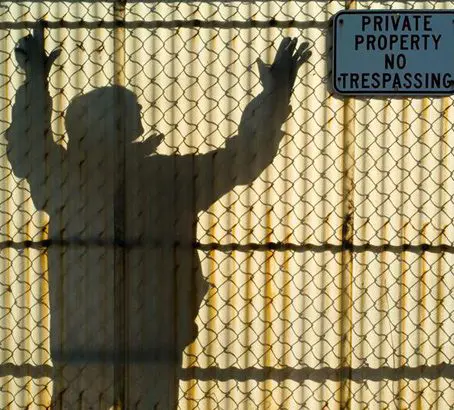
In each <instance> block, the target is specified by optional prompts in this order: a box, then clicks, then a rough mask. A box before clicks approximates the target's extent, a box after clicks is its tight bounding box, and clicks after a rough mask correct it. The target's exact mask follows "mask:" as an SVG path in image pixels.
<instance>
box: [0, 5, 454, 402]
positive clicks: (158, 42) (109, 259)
mask: <svg viewBox="0 0 454 410" xmlns="http://www.w3.org/2000/svg"><path fill="white" fill-rule="evenodd" d="M120 5H121V6H122V7H120V8H119V3H117V4H116V5H115V4H114V2H57V1H43V2H38V1H28V2H27V1H23V2H22V1H21V2H15V1H4V2H2V3H1V4H0V16H1V18H0V29H1V31H0V33H1V50H2V51H1V53H0V57H1V74H2V75H1V76H0V81H1V86H2V90H3V93H2V95H3V98H2V99H0V110H1V113H2V117H1V118H2V121H1V123H0V127H1V129H2V131H3V133H4V132H5V131H6V129H7V128H8V126H9V125H10V123H11V118H12V105H13V103H14V100H15V93H16V90H17V88H18V87H19V86H20V84H21V83H22V81H23V77H22V76H21V74H20V73H19V72H18V71H17V67H16V63H15V61H14V58H13V50H14V47H15V45H16V43H17V41H18V40H19V39H20V38H21V37H23V36H24V35H25V34H27V33H28V31H29V30H30V29H31V28H32V27H33V25H34V24H35V22H36V21H37V20H38V19H40V18H43V19H45V20H46V21H47V22H48V28H47V29H46V34H47V38H46V42H47V43H46V48H47V49H48V50H52V49H53V48H55V47H57V46H60V47H61V48H62V50H63V51H62V55H61V56H60V58H59V59H58V60H57V64H56V65H55V66H54V69H53V71H52V72H51V76H50V86H49V89H50V93H51V95H52V97H53V101H54V107H53V108H54V112H53V121H52V127H53V131H54V135H55V138H56V142H57V143H59V144H61V145H62V146H64V147H66V146H67V144H68V137H67V132H66V129H65V123H64V116H63V114H64V113H65V112H66V109H67V107H68V105H69V103H70V101H71V100H72V99H73V98H75V97H76V96H78V95H80V94H83V93H87V92H89V91H91V90H93V89H95V88H98V87H103V86H106V85H109V84H114V83H117V84H122V85H124V86H125V87H126V88H128V89H129V90H131V91H133V92H134V93H135V94H136V95H137V98H138V101H139V103H140V104H141V105H142V106H143V110H142V124H143V127H144V132H143V136H144V137H147V136H149V135H151V134H153V133H156V132H159V133H162V134H163V135H164V139H163V142H162V143H161V144H160V145H159V147H158V148H157V153H158V154H161V155H184V154H189V153H197V154H204V153H207V152H210V151H212V150H214V149H217V148H221V147H224V146H225V142H226V140H227V138H229V137H231V136H232V135H234V134H235V133H236V132H237V128H238V124H239V123H240V118H241V114H242V112H243V111H244V108H245V107H246V105H247V103H248V102H249V101H250V100H251V99H252V98H253V97H254V96H255V95H257V94H258V93H259V92H260V90H261V86H260V83H259V77H258V69H257V65H256V64H255V61H256V59H257V58H258V57H261V58H262V59H263V60H264V61H266V62H271V61H272V59H273V57H274V54H275V50H276V47H277V45H278V44H279V42H280V41H281V39H282V38H283V37H285V36H292V37H298V39H299V40H300V41H303V40H306V41H309V43H310V48H311V51H312V56H311V57H310V59H309V61H308V63H306V64H305V65H303V67H302V68H301V70H300V71H299V75H298V78H297V82H296V86H295V90H294V93H293V96H292V100H291V104H292V114H291V116H290V118H289V119H288V121H287V122H286V124H285V131H286V135H285V136H284V137H283V139H282V141H281V144H280V147H279V152H278V154H277V156H276V157H275V158H274V160H273V163H272V165H270V166H269V167H267V168H266V169H265V170H264V171H263V172H262V173H261V174H260V176H259V177H258V178H257V179H255V180H254V181H253V182H252V183H251V184H250V185H246V186H244V185H243V186H237V187H235V188H234V189H233V190H232V191H231V192H229V193H227V194H226V195H224V196H223V197H222V198H220V199H219V200H218V201H216V202H215V203H214V204H213V205H212V206H211V207H210V208H209V209H208V210H207V211H204V212H201V213H200V214H199V219H198V225H197V238H196V239H197V243H196V244H195V245H194V246H196V247H197V249H198V254H199V257H200V259H201V264H202V271H203V276H204V278H205V279H206V280H207V281H208V282H209V283H210V284H211V285H212V286H211V288H210V290H209V292H208V294H206V295H205V298H204V300H203V302H202V304H201V306H200V309H199V312H198V317H197V320H196V324H197V326H198V335H197V339H196V340H195V341H194V342H193V343H192V344H190V345H189V346H187V347H186V348H185V350H184V352H183V369H182V371H181V374H180V375H179V392H178V395H179V408H180V409H185V410H186V409H196V408H197V409H218V408H219V409H237V408H238V409H256V408H259V409H289V410H290V409H292V410H293V409H305V408H308V409H336V408H344V406H349V408H355V409H356V408H358V409H359V408H368V409H379V408H384V407H386V406H388V407H389V408H419V409H425V408H433V409H447V408H450V407H452V406H453V405H454V389H453V386H452V379H453V377H454V367H453V366H454V364H453V357H454V344H453V338H452V333H453V331H454V323H453V321H454V316H453V309H454V303H453V302H454V301H453V296H452V289H453V288H454V276H453V275H452V266H453V265H454V256H453V255H454V241H453V238H454V227H453V214H454V213H453V211H454V207H453V205H452V201H453V195H454V183H453V182H454V181H453V174H452V169H451V166H452V164H454V158H453V155H454V154H453V144H454V135H453V131H452V128H453V126H452V125H453V121H454V112H453V111H454V110H453V107H452V98H451V97H445V98H439V99H434V98H430V99H429V98H420V99H410V98H399V99H389V98H380V99H378V98H361V99H355V98H348V99H346V98H340V97H338V96H336V95H334V94H332V91H331V87H330V85H329V81H330V78H329V70H330V42H331V32H330V18H331V17H332V16H333V15H334V14H335V13H336V12H338V11H340V10H344V9H346V8H357V9H369V8H382V9H389V8H392V9H414V8H416V9H418V8H421V9H428V10H432V9H444V8H445V9H448V10H454V2H452V1H416V0H415V1H404V2H403V1H401V2H399V1H359V0H358V1H293V2H280V1H257V2H235V1H223V2H221V1H213V2H211V1H210V2H203V1H199V2H175V1H170V0H169V1H160V2H133V1H128V2H126V4H120ZM115 6H116V7H117V8H115ZM115 18H116V19H117V20H119V19H120V20H124V24H120V25H119V24H118V22H117V24H115ZM3 133H2V134H3ZM2 138H3V137H2ZM6 148H7V144H6V141H5V139H2V140H1V145H0V150H1V151H0V154H1V155H0V158H1V161H2V162H1V165H2V170H3V178H2V179H1V181H0V184H1V185H0V189H1V194H2V201H1V212H0V218H1V231H0V239H1V242H0V244H1V252H2V258H1V265H2V266H1V270H0V295H1V299H0V311H1V313H2V315H1V318H2V321H1V326H0V341H1V344H0V349H1V363H2V364H1V365H0V377H1V381H0V384H1V392H2V393H1V395H0V407H1V408H4V409H21V408H23V409H25V408H28V409H45V408H46V406H49V405H50V400H51V394H52V378H53V373H52V369H53V361H52V357H51V355H50V348H49V343H50V341H49V337H50V314H51V312H52V306H50V302H49V283H48V274H49V275H52V274H53V273H52V272H48V268H47V266H48V257H47V245H46V244H47V242H46V240H47V239H48V231H47V229H46V226H47V224H48V222H49V221H48V219H49V218H48V216H47V215H46V214H45V213H44V212H39V211H37V210H36V208H35V207H34V204H33V198H32V197H31V193H30V188H29V184H28V182H27V180H24V179H22V180H21V179H19V178H17V177H16V176H15V175H14V173H13V171H12V170H11V166H10V164H9V162H8V160H7V157H6ZM259 148H260V147H258V153H257V155H260V149H259ZM244 160H245V158H243V157H242V156H241V153H240V155H239V156H238V158H236V161H238V163H239V162H240V161H244ZM90 161H91V162H90ZM251 163H253V160H252V161H251ZM87 166H89V167H91V168H89V170H90V171H86V172H87V175H89V176H90V177H91V178H94V179H95V180H96V178H98V179H99V181H98V185H99V186H104V185H106V184H107V185H108V182H106V181H104V180H102V178H101V177H99V176H96V173H95V171H96V167H97V166H98V167H103V166H105V164H104V163H103V162H102V161H97V160H96V159H93V158H91V159H90V158H88V159H87ZM229 166H230V167H231V169H230V170H226V172H235V169H236V166H237V163H236V162H235V161H234V162H233V163H232V164H229ZM131 167H132V168H131V172H135V173H136V174H140V172H141V168H140V166H139V165H137V166H134V165H132V166H131ZM91 171H92V173H91V174H90V173H89V172H91ZM125 172H126V171H125ZM217 178H219V176H217V175H213V176H212V178H211V180H212V181H213V184H216V181H217ZM131 186H132V188H131V189H135V188H134V187H135V185H134V183H133V182H131ZM53 188H54V189H56V187H53ZM202 188H203V187H202ZM137 189H138V191H137V192H136V194H137V195H138V196H140V195H141V192H140V190H139V188H137ZM150 190H153V181H150ZM57 191H58V189H57ZM129 192H131V191H129ZM87 195H89V193H87ZM198 195H200V192H194V196H195V197H196V198H197V196H198ZM92 198H93V202H94V203H95V205H93V203H92V204H91V207H90V208H87V210H84V209H79V208H78V207H77V206H76V205H74V209H71V210H69V211H68V212H72V213H71V214H70V215H74V217H73V219H71V220H70V222H71V223H70V224H69V226H66V227H65V229H67V232H70V233H71V235H72V237H73V239H75V240H76V242H77V238H78V233H79V234H80V237H83V238H84V237H86V236H87V237H88V236H89V234H90V232H96V229H98V225H97V224H99V226H104V225H103V224H105V226H106V228H105V229H104V228H102V229H101V228H100V229H101V230H102V232H105V233H106V235H107V234H108V233H109V232H110V231H109V229H110V228H108V227H109V226H110V225H109V221H110V222H112V221H111V219H112V218H114V215H115V209H114V205H113V204H106V203H103V202H102V201H101V200H100V199H99V198H97V197H96V193H93V197H92ZM127 202H128V201H127V198H126V204H127ZM87 203H88V202H87ZM80 212H85V214H84V215H85V216H84V218H87V219H85V223H83V224H81V222H80V221H81V217H80V215H79V214H78V213H80ZM88 218H89V219H88ZM137 218H138V219H139V218H140V216H137ZM139 220H140V219H139ZM107 236H108V235H107ZM107 236H106V237H107ZM139 246H140V244H139ZM66 257H67V260H65V261H64V264H65V265H64V266H65V267H66V268H65V270H64V272H60V273H61V274H62V275H64V277H65V278H67V280H68V283H72V286H74V293H75V297H74V298H75V301H73V305H71V306H73V307H75V306H77V298H79V297H81V296H83V294H84V289H87V287H88V286H92V284H91V282H90V281H91V280H92V278H91V277H90V272H91V271H92V270H93V267H94V266H98V265H100V264H104V265H103V266H105V271H106V272H109V271H110V270H114V269H118V266H119V265H116V263H117V262H118V259H117V258H118V255H117V256H115V255H114V252H113V250H112V249H111V248H106V249H104V248H102V247H99V246H98V245H95V244H93V245H87V246H86V247H83V246H78V245H77V246H76V245H74V246H72V245H71V243H70V244H69V245H68V252H67V256H66ZM128 258H129V259H127V261H126V262H125V265H124V266H125V271H124V272H123V273H125V274H126V275H127V274H128V272H132V270H133V269H135V268H137V267H138V266H139V267H140V263H141V262H140V258H139V257H136V256H135V254H134V253H133V252H131V254H130V256H128ZM114 262H115V263H114ZM176 262H178V261H176ZM62 264H63V262H62ZM137 269H139V268H137ZM106 277H108V278H110V276H106ZM99 281H102V278H101V279H99ZM100 283H102V282H100ZM128 286H129V288H128V292H129V293H127V294H123V296H122V297H124V299H123V300H122V303H121V304H117V305H115V306H116V308H115V309H126V310H128V311H129V312H132V316H131V317H134V318H136V319H135V320H137V323H135V322H134V323H128V324H127V326H128V330H129V332H130V333H129V334H127V335H122V337H123V338H124V339H123V340H122V341H121V343H120V345H121V344H123V345H125V346H126V348H128V343H131V344H133V342H134V338H140V337H141V329H142V328H143V327H146V323H143V321H144V320H146V317H147V316H146V314H145V313H144V312H143V311H141V304H140V299H139V298H138V297H137V298H136V297H135V296H136V295H137V294H138V293H140V290H141V286H142V285H141V283H140V282H134V281H132V280H131V283H128ZM117 290H118V289H117ZM113 291H114V286H113V285H112V283H109V284H108V283H106V287H105V292H104V293H100V294H99V300H98V301H93V309H94V312H95V311H96V315H98V316H102V315H105V316H106V318H108V317H110V316H111V313H112V305H111V304H109V303H110V302H112V300H113V298H112V294H113ZM114 295H115V299H116V301H117V302H118V297H119V296H118V293H114ZM87 303H88V302H87ZM103 309H104V310H105V311H104V310H103ZM115 313H118V311H117V310H115ZM84 320H87V321H89V320H90V317H87V318H85V319H84ZM106 321H107V319H106ZM119 323H120V324H121V323H122V322H121V321H120V322H118V321H117V322H116V326H117V327H116V329H117V331H118V329H119V327H118V326H119V325H118V324H119ZM125 326H126V325H125ZM107 327H108V326H106V329H100V330H99V335H96V337H94V335H92V334H89V333H86V334H85V333H84V329H81V335H83V336H81V340H85V342H86V343H87V342H89V341H90V340H91V339H92V338H96V340H98V336H99V340H105V346H106V350H109V351H110V350H111V349H112V348H114V347H117V348H118V346H119V343H118V340H112V333H111V332H110V330H109V329H107ZM87 328H89V326H87ZM87 332H88V331H87ZM103 332H104V333H103ZM114 334H115V335H117V336H118V332H117V333H114ZM84 338H85V339H84ZM128 338H129V339H128ZM161 359H162V360H166V359H165V357H163V358H161ZM158 361H159V360H158ZM69 362H71V361H69ZM139 367H140V358H134V357H130V361H129V363H128V366H127V368H126V369H123V370H122V371H121V372H118V371H117V372H113V373H115V375H114V374H113V373H103V374H100V376H99V377H100V379H99V380H96V383H98V384H97V385H99V395H98V397H97V398H96V400H98V402H95V401H96V400H95V401H93V402H90V400H92V399H93V398H91V397H87V396H84V395H83V394H81V395H80V397H81V398H80V400H81V406H82V407H81V408H85V407H83V406H86V408H88V406H89V405H91V406H93V407H92V408H97V407H95V406H98V407H99V408H103V407H102V405H101V404H99V403H101V401H103V400H106V401H105V402H103V405H105V403H107V402H108V400H109V399H108V397H111V396H109V395H110V394H111V393H110V391H111V390H114V389H117V390H118V389H120V390H123V391H124V396H123V400H125V402H126V405H125V407H124V408H136V407H137V408H142V407H140V406H141V404H140V403H141V402H140V400H141V398H142V397H141V394H143V397H145V396H146V393H147V392H146V391H142V392H141V391H137V390H135V386H136V382H137V380H136V379H135V377H136V373H135V372H136V370H137V369H138V368H139ZM89 383H94V381H93V380H87V381H86V384H89ZM84 388H85V387H84V386H83V383H82V385H81V387H80V390H81V393H82V392H83V391H84ZM103 395H104V396H103ZM93 400H94V399H93ZM128 400H130V402H128ZM142 403H143V402H142ZM134 406H136V407H134ZM143 408H146V407H143Z"/></svg>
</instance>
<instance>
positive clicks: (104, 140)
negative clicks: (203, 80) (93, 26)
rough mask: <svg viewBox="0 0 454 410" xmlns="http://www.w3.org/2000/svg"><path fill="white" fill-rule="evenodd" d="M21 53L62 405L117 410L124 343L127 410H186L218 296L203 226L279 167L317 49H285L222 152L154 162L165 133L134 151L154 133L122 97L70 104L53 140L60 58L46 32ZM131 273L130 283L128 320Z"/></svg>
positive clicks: (98, 96)
mask: <svg viewBox="0 0 454 410" xmlns="http://www.w3.org/2000/svg"><path fill="white" fill-rule="evenodd" d="M15 54H16V59H17V61H18V63H19V65H20V66H21V67H22V68H23V69H24V70H25V73H26V81H25V83H24V84H23V85H21V87H20V88H19V89H18V91H17V94H16V100H15V104H14V107H13V119H12V124H11V126H10V128H9V129H8V130H7V132H6V139H7V142H8V147H7V155H8V159H9V161H10V162H11V165H12V168H13V171H14V173H15V174H16V176H18V177H21V178H26V179H27V180H28V182H29V185H30V190H31V196H32V199H33V201H34V204H35V206H36V208H37V209H40V210H44V211H46V212H47V213H48V214H49V217H50V223H49V247H48V249H47V252H48V270H49V273H48V277H49V292H50V312H51V325H50V348H51V359H52V363H53V367H54V369H55V374H54V378H53V399H52V400H53V403H54V405H55V406H56V407H57V408H67V409H74V408H102V409H109V408H110V406H112V405H113V403H114V400H117V401H118V392H116V391H115V390H116V389H115V386H116V385H115V382H114V381H115V378H116V377H118V374H117V373H116V368H115V365H114V364H115V361H114V358H115V354H116V352H117V353H118V348H119V347H118V343H117V342H118V337H119V334H122V337H123V338H124V341H125V345H124V349H125V351H124V352H123V353H124V354H125V357H126V359H127V362H126V372H125V373H124V374H126V375H127V376H125V380H124V381H125V383H126V387H125V390H126V392H127V393H126V395H125V397H126V399H125V403H117V404H120V406H121V408H128V409H129V408H131V409H132V408H134V409H135V408H137V409H146V410H148V409H165V410H168V409H174V408H176V407H177V401H178V374H179V369H180V368H181V363H182V352H183V350H184V348H185V347H186V346H188V345H189V344H190V343H191V342H193V341H194V340H195V338H196V336H197V332H198V329H197V326H196V325H195V318H196V316H197V313H198V309H199V306H200V304H201V302H202V300H203V298H204V297H206V294H207V291H208V289H209V284H208V283H207V282H206V281H205V280H204V278H203V276H202V273H201V267H200V260H199V257H198V254H197V250H196V247H195V246H194V244H195V242H196V239H197V237H196V226H197V215H198V213H199V212H200V211H202V210H206V209H208V208H209V207H210V205H211V204H213V203H214V202H215V201H217V200H218V199H219V198H220V197H221V196H223V195H224V194H226V193H227V192H229V191H231V190H232V189H233V188H234V187H235V186H236V185H243V184H249V183H251V182H252V181H253V180H254V179H255V178H257V177H258V175H259V174H260V173H261V172H262V171H263V170H264V169H265V168H266V167H267V166H268V165H270V164H271V162H272V160H273V158H274V156H275V155H276V153H277V149H278V145H279V142H280V140H281V138H282V135H283V132H282V131H281V127H282V124H283V123H284V121H285V120H286V118H287V117H288V115H289V114H290V112H291V109H290V106H289V100H290V96H291V91H292V88H293V85H294V81H295V78H296V75H297V71H298V68H299V67H300V66H301V65H302V64H303V63H304V62H305V61H306V60H307V59H308V57H309V55H310V52H309V51H307V44H302V45H301V46H300V47H299V48H298V49H296V40H295V39H290V38H285V39H283V40H282V42H281V44H280V46H279V49H278V51H277V54H276V58H275V61H274V63H273V64H272V65H266V64H264V63H263V62H262V61H261V60H259V61H258V66H259V71H260V78H261V82H262V85H263V91H262V92H261V93H260V94H259V95H258V96H257V97H255V98H254V99H253V100H252V101H251V102H250V103H249V104H248V106H247V107H246V109H245V111H244V113H243V115H242V117H241V121H240V124H239V129H238V134H237V135H236V136H233V137H231V138H229V139H228V140H227V142H226V146H225V148H224V149H218V150H215V151H212V152H210V153H208V154H204V155H195V154H194V155H181V156H180V155H170V156H165V155H157V154H156V152H155V148H156V147H157V145H158V144H159V143H160V142H161V140H162V136H153V137H151V138H149V139H147V140H145V141H144V142H143V143H141V142H133V141H134V140H136V139H137V138H138V137H140V136H141V135H142V134H143V128H142V125H141V113H140V110H141V107H140V105H139V104H138V102H137V97H136V96H135V95H134V94H133V93H132V92H130V91H128V90H127V89H125V88H123V87H120V86H110V87H103V88H99V89H96V90H94V91H91V92H88V93H87V94H84V95H81V96H79V97H76V98H74V99H73V100H72V101H71V102H70V104H69V106H68V109H67V112H66V114H65V125H66V130H67V133H68V140H69V142H68V146H67V149H64V148H63V147H61V146H60V145H58V144H56V143H55V142H54V139H53V135H52V131H51V122H50V118H51V113H52V100H51V98H50V96H49V92H48V81H47V77H48V73H49V69H50V65H51V64H52V62H53V60H55V59H56V58H57V57H58V50H57V51H54V52H52V53H51V54H50V55H49V56H48V55H47V54H46V52H45V49H44V29H43V25H42V24H41V23H38V24H37V27H36V29H35V30H34V33H33V35H30V36H27V37H25V38H23V39H21V40H20V42H19V44H18V46H17V47H16V50H15ZM123 142H124V143H125V144H124V149H123V145H122V144H123ZM151 154H153V155H151ZM233 163H234V164H235V167H232V166H231V164H233ZM118 223H120V224H121V225H122V226H121V227H120V229H119V227H118V226H117V225H118ZM118 232H121V237H118ZM116 252H117V255H118V252H120V253H122V255H123V259H121V258H120V265H119V260H118V258H117V256H116ZM119 270H120V271H121V272H123V273H124V275H125V284H126V286H124V289H120V292H122V298H123V300H124V311H123V312H120V313H121V314H122V315H123V319H121V320H120V319H119V318H118V313H119V311H118V295H119V293H118V292H119V289H118V282H117V277H116V273H115V272H118V271H119ZM115 283H117V287H116V286H115ZM120 348H121V347H120ZM90 406H91V407H90Z"/></svg>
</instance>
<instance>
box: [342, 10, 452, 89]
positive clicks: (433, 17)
mask: <svg viewBox="0 0 454 410" xmlns="http://www.w3.org/2000/svg"><path fill="white" fill-rule="evenodd" d="M453 82H454V12H452V11H450V12H447V11H435V12H434V11H431V12H429V11H424V10H412V11H407V10H399V11H396V10H389V11H382V10H380V11H377V10H373V11H341V12H339V13H337V14H336V16H335V17H334V58H333V86H334V90H335V91H336V92H338V93H340V94H347V95H357V94H366V95H367V94H370V95H440V94H441V95H450V94H453V93H454V83H453Z"/></svg>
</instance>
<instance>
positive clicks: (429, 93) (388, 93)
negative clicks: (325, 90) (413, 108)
mask: <svg viewBox="0 0 454 410" xmlns="http://www.w3.org/2000/svg"><path fill="white" fill-rule="evenodd" d="M344 14H409V15H412V14H451V15H452V16H453V19H454V11H452V10H432V11H431V10H427V9H423V10H341V11H339V12H337V13H336V15H335V16H334V19H333V35H334V36H333V72H332V81H331V84H332V86H333V90H334V91H335V92H336V93H337V94H340V95H371V96H374V95H376V96H405V95H416V96H427V97H430V96H437V97H439V96H449V95H453V94H454V88H453V89H452V90H451V91H450V92H449V91H438V92H437V91H424V90H421V91H402V92H399V91H392V92H391V91H379V90H376V91H340V90H339V89H338V88H337V86H336V78H337V75H336V74H337V64H336V63H337V36H336V33H337V25H338V20H339V18H340V17H341V16H342V15H344ZM453 23H454V20H453ZM453 40H454V39H453ZM453 44H454V41H453ZM453 53H454V50H453ZM453 75H454V72H453Z"/></svg>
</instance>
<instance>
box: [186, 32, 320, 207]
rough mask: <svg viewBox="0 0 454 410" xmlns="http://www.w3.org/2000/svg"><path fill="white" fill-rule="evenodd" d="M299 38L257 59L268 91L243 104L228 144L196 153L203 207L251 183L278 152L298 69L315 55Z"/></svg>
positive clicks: (284, 41) (263, 83) (283, 41)
mask: <svg viewBox="0 0 454 410" xmlns="http://www.w3.org/2000/svg"><path fill="white" fill-rule="evenodd" d="M296 43H297V40H296V39H290V38H285V39H283V40H282V42H281V44H280V46H279V48H278V50H277V53H276V57H275V59H274V62H273V63H272V64H271V65H266V64H265V63H263V62H262V60H260V59H259V60H258V61H257V64H258V68H259V73H260V82H261V84H262V86H263V91H262V92H261V93H260V94H259V95H257V96H256V97H255V98H254V99H253V100H252V101H251V102H250V103H249V104H248V105H247V107H246V109H245V110H244V112H243V115H242V117H241V121H240V124H239V127H238V134H237V135H236V136H234V137H232V138H230V139H228V140H227V143H226V147H225V148H224V149H220V150H217V151H214V152H211V153H209V154H206V155H198V156H196V157H195V159H194V161H195V167H196V170H197V174H198V178H199V179H200V185H201V186H202V187H203V189H202V190H201V192H200V198H198V201H197V203H198V207H199V210H202V209H207V208H208V207H209V206H210V205H211V204H212V203H213V202H215V201H216V200H218V199H219V198H220V197H221V196H222V195H224V194H226V193H227V192H229V191H231V190H232V189H233V188H234V187H235V186H236V185H246V184H250V183H252V182H253V181H254V180H255V179H256V178H257V177H258V176H259V175H260V173H261V172H263V170H264V169H265V168H266V167H267V166H269V165H270V164H271V162H272V161H273V158H274V157H275V156H276V153H277V150H278V146H279V143H280V141H281V139H282V136H283V135H284V133H283V132H282V131H281V127H282V125H283V124H284V122H285V120H286V119H287V118H288V116H289V115H290V113H291V106H290V105H289V103H290V97H291V93H292V89H293V86H294V83H295V79H296V75H297V73H298V69H299V68H300V67H301V65H302V64H303V63H304V62H306V61H307V60H308V58H309V57H310V55H311V52H310V51H309V50H308V43H302V44H301V45H300V46H299V48H298V49H296ZM182 160H183V161H184V160H185V159H184V158H182ZM214 176H215V177H214ZM209 180H214V181H213V183H209Z"/></svg>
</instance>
